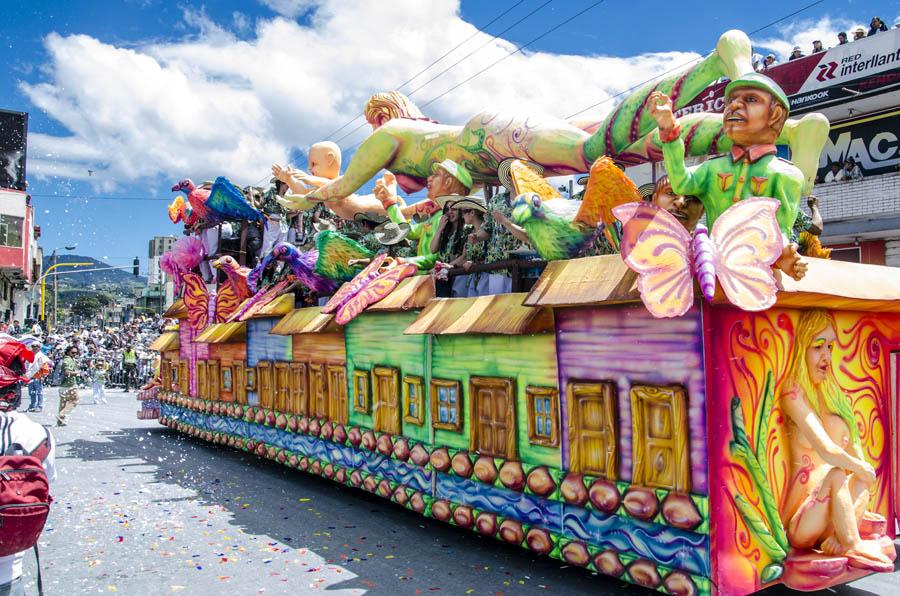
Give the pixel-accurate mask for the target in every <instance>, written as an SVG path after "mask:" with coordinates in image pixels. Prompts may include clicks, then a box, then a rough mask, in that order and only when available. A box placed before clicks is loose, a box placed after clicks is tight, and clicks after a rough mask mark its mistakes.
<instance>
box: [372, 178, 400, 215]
mask: <svg viewBox="0 0 900 596" xmlns="http://www.w3.org/2000/svg"><path fill="white" fill-rule="evenodd" d="M373 194H374V195H375V198H376V199H378V200H379V201H381V204H382V205H383V206H384V208H385V209H387V208H388V207H390V206H391V205H393V204H395V203H396V202H397V201H398V200H399V197H398V196H397V178H396V177H395V176H394V175H393V174H392V173H390V172H386V173H385V174H384V176H382V177H381V179H380V180H378V182H376V183H375V190H374V191H373Z"/></svg>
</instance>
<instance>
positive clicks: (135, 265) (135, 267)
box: [131, 257, 141, 277]
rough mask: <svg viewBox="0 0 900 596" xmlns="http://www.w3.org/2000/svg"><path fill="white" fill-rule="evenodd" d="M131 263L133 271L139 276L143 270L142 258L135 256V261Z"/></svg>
mask: <svg viewBox="0 0 900 596" xmlns="http://www.w3.org/2000/svg"><path fill="white" fill-rule="evenodd" d="M131 265H132V269H131V273H132V274H133V275H134V276H135V277H137V276H138V275H139V274H140V272H141V260H140V259H138V258H137V257H134V262H133V263H132V264H131Z"/></svg>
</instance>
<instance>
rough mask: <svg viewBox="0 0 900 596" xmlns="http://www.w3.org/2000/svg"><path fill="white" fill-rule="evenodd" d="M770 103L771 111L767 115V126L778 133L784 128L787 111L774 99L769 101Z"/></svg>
mask: <svg viewBox="0 0 900 596" xmlns="http://www.w3.org/2000/svg"><path fill="white" fill-rule="evenodd" d="M771 102H772V110H771V111H770V113H769V126H771V127H772V128H774V129H775V130H778V131H780V130H781V128H782V127H783V126H784V122H785V120H787V110H785V109H784V106H782V105H781V104H780V103H778V102H777V101H775V99H774V98H772V99H771Z"/></svg>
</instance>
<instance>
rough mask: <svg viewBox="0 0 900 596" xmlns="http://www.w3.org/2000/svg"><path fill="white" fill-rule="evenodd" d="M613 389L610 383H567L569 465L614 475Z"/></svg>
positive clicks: (614, 476)
mask: <svg viewBox="0 0 900 596" xmlns="http://www.w3.org/2000/svg"><path fill="white" fill-rule="evenodd" d="M616 429H617V426H616V390H615V385H613V384H612V383H569V460H570V461H569V468H570V469H571V470H572V471H573V472H580V473H582V474H593V475H595V476H601V477H603V478H608V479H610V480H614V479H616V478H617V477H618V441H617V437H616V434H617V433H616Z"/></svg>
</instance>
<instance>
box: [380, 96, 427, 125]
mask: <svg viewBox="0 0 900 596" xmlns="http://www.w3.org/2000/svg"><path fill="white" fill-rule="evenodd" d="M363 114H365V116H366V121H367V122H368V123H369V124H371V125H373V126H374V125H376V124H378V125H381V124H384V123H385V122H387V121H389V120H393V119H394V118H407V119H410V120H430V119H429V118H426V117H425V114H423V113H422V111H421V110H419V108H418V107H416V104H414V103H413V102H412V101H410V99H409V98H408V97H406V96H405V95H403V94H402V93H400V92H399V91H388V92H387V93H376V94H375V95H373V96H372V97H370V98H369V101H367V102H366V107H365V109H364V110H363Z"/></svg>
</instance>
